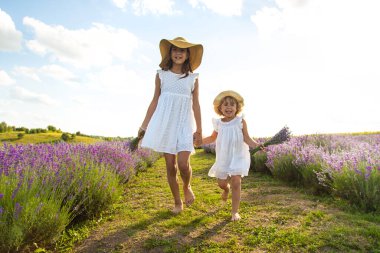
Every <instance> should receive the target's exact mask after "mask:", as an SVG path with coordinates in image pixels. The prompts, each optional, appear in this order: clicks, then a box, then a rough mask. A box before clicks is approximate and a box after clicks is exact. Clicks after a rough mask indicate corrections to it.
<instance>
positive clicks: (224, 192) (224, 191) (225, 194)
mask: <svg viewBox="0 0 380 253" xmlns="http://www.w3.org/2000/svg"><path fill="white" fill-rule="evenodd" d="M229 192H230V184H227V189H224V190H223V192H222V200H223V201H224V202H226V201H227V199H228V193H229Z"/></svg>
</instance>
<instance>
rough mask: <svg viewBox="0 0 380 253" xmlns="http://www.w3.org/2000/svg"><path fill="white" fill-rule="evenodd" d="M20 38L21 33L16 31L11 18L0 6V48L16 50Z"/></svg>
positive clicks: (18, 47)
mask: <svg viewBox="0 0 380 253" xmlns="http://www.w3.org/2000/svg"><path fill="white" fill-rule="evenodd" d="M21 40H22V33H21V32H20V31H17V29H16V26H15V24H14V22H13V20H12V18H11V17H10V16H9V15H8V14H7V13H6V12H4V11H2V10H1V8H0V50H3V51H18V50H20V49H21Z"/></svg>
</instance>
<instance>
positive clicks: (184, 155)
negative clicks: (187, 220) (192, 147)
mask: <svg viewBox="0 0 380 253" xmlns="http://www.w3.org/2000/svg"><path fill="white" fill-rule="evenodd" d="M178 168H179V171H180V174H181V178H182V181H183V194H184V196H185V203H186V205H191V204H193V202H194V200H195V196H194V193H193V191H192V190H191V185H190V181H191V175H192V170H191V166H190V152H188V151H182V152H179V153H178Z"/></svg>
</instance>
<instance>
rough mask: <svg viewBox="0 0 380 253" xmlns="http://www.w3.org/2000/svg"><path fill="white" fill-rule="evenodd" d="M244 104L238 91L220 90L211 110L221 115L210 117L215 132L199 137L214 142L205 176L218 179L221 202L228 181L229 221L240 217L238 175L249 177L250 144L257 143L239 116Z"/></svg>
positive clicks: (208, 142)
mask: <svg viewBox="0 0 380 253" xmlns="http://www.w3.org/2000/svg"><path fill="white" fill-rule="evenodd" d="M243 106H244V99H243V98H242V97H241V96H240V95H239V94H238V93H237V92H235V91H231V90H228V91H223V92H221V93H220V94H219V95H218V96H217V97H216V98H215V100H214V110H215V112H216V113H217V114H218V115H220V116H221V118H219V119H213V126H214V131H213V132H212V134H211V135H210V136H208V137H205V138H203V140H202V141H203V144H210V143H213V142H215V141H216V147H215V153H216V159H215V163H214V165H213V166H212V167H211V169H210V171H209V173H208V175H209V176H210V177H216V178H217V179H218V185H219V187H220V188H221V189H222V190H223V192H222V200H223V201H227V198H228V193H229V191H230V183H231V191H232V210H231V215H232V217H231V220H232V221H236V220H240V219H241V218H240V215H239V213H238V211H239V206H240V192H241V178H242V177H244V176H248V171H249V166H250V162H251V157H250V154H249V147H253V148H255V147H257V146H258V145H259V144H258V143H257V142H256V141H255V140H253V139H252V138H251V137H250V136H249V134H248V130H247V123H246V122H245V120H244V119H243V117H242V116H238V114H239V113H240V112H241V110H242V108H243ZM229 181H230V183H229Z"/></svg>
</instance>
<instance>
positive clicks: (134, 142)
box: [129, 131, 145, 152]
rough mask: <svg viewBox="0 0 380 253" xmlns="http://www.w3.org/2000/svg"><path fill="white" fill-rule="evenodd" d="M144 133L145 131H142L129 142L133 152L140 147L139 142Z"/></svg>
mask: <svg viewBox="0 0 380 253" xmlns="http://www.w3.org/2000/svg"><path fill="white" fill-rule="evenodd" d="M144 135H145V131H141V132H140V133H139V135H138V136H137V137H135V138H133V139H132V140H131V142H130V143H129V150H131V152H133V151H135V150H136V149H137V148H138V146H139V142H140V141H141V139H142V138H143V137H144Z"/></svg>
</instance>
